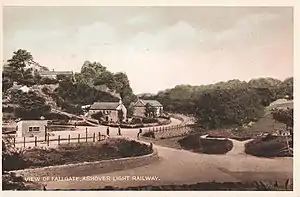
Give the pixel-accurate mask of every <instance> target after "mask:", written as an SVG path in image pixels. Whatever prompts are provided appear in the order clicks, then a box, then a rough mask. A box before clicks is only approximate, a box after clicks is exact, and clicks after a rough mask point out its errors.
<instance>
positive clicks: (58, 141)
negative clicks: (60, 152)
mask: <svg viewBox="0 0 300 197" xmlns="http://www.w3.org/2000/svg"><path fill="white" fill-rule="evenodd" d="M57 143H58V145H60V135H58V139H57Z"/></svg>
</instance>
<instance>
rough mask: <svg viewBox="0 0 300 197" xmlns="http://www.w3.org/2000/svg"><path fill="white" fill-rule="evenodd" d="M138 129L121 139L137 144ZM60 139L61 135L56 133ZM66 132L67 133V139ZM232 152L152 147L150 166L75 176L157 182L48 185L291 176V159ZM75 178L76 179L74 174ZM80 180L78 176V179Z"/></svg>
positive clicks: (80, 185)
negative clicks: (154, 154)
mask: <svg viewBox="0 0 300 197" xmlns="http://www.w3.org/2000/svg"><path fill="white" fill-rule="evenodd" d="M180 122H181V121H179V120H177V119H172V123H171V124H172V125H177V124H179V123H180ZM84 129H85V127H84V128H79V129H78V130H76V131H72V132H75V133H80V132H81V133H82V132H85V131H84ZM100 130H101V132H102V134H104V132H105V130H106V127H105V126H99V127H90V128H88V132H98V131H100ZM137 132H138V129H122V135H123V136H124V137H128V138H131V139H135V140H136V134H137ZM59 133H60V135H62V134H63V133H64V132H59ZM110 133H111V135H112V136H114V135H116V134H117V128H111V129H110ZM68 134H69V132H66V135H68ZM232 141H233V143H234V148H233V149H232V150H231V151H230V152H228V153H227V154H225V155H207V154H198V153H192V152H190V151H186V150H178V149H173V148H167V147H162V146H158V145H154V148H156V149H157V150H158V154H159V156H160V160H159V161H157V162H154V163H152V164H149V165H146V166H142V167H138V168H133V169H126V170H121V171H115V172H111V173H106V174H99V173H97V169H95V170H94V172H92V174H91V173H90V172H89V174H87V173H85V172H78V174H80V176H110V177H117V176H158V180H155V181H154V180H153V181H142V180H140V181H137V180H129V181H128V180H127V181H87V182H78V181H77V182H76V181H73V182H72V181H59V182H47V183H46V184H47V188H49V189H95V188H100V187H103V186H105V185H111V186H116V187H127V186H138V185H148V184H151V185H161V184H164V185H166V184H189V183H196V182H207V181H221V182H227V181H234V182H238V181H252V180H260V181H268V180H272V181H274V180H277V181H279V182H280V181H284V179H286V178H292V176H293V159H292V158H273V159H268V158H259V157H254V156H250V155H247V154H245V153H244V143H245V142H239V141H236V140H232ZM74 176H77V175H75V174H74ZM78 176H79V175H78Z"/></svg>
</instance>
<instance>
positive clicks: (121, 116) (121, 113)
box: [118, 110, 124, 122]
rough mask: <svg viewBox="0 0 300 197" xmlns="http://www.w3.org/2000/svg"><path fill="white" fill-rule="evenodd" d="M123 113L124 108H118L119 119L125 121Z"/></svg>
mask: <svg viewBox="0 0 300 197" xmlns="http://www.w3.org/2000/svg"><path fill="white" fill-rule="evenodd" d="M123 115H124V113H123V111H122V110H118V119H119V121H120V122H122V121H123Z"/></svg>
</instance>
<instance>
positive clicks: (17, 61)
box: [7, 49, 33, 71]
mask: <svg viewBox="0 0 300 197" xmlns="http://www.w3.org/2000/svg"><path fill="white" fill-rule="evenodd" d="M13 53H14V55H13V56H12V58H11V59H9V60H8V61H7V62H8V66H11V67H12V68H14V69H16V70H21V71H24V68H25V67H26V66H27V65H28V64H30V63H32V61H33V57H32V55H31V53H30V52H28V51H26V50H22V49H19V50H17V51H15V52H13Z"/></svg>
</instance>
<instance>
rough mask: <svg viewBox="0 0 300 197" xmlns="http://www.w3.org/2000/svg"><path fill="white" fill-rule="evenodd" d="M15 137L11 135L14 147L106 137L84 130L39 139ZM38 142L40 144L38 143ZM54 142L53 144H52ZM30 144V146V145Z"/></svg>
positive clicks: (56, 143)
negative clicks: (75, 134) (17, 145)
mask: <svg viewBox="0 0 300 197" xmlns="http://www.w3.org/2000/svg"><path fill="white" fill-rule="evenodd" d="M16 139H17V138H16V137H12V145H13V146H14V147H16V144H20V145H21V144H22V145H21V146H22V147H24V148H25V147H26V145H28V144H30V145H31V146H35V147H37V146H38V145H41V144H43V145H46V146H50V142H51V145H61V144H70V143H71V142H72V143H74V142H75V143H82V142H85V143H88V142H96V141H103V140H105V139H106V136H105V135H101V133H100V132H98V133H92V135H88V132H87V130H86V132H85V135H83V136H81V135H80V134H77V136H74V135H73V136H71V135H70V134H69V135H68V136H61V135H58V136H57V137H55V138H54V137H50V135H47V137H46V139H45V137H40V139H38V137H37V136H35V137H34V139H32V138H29V139H28V137H27V138H26V137H23V138H22V140H18V141H17V140H16ZM39 143H40V144H39ZM53 143H55V144H53ZM31 146H30V147H31Z"/></svg>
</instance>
